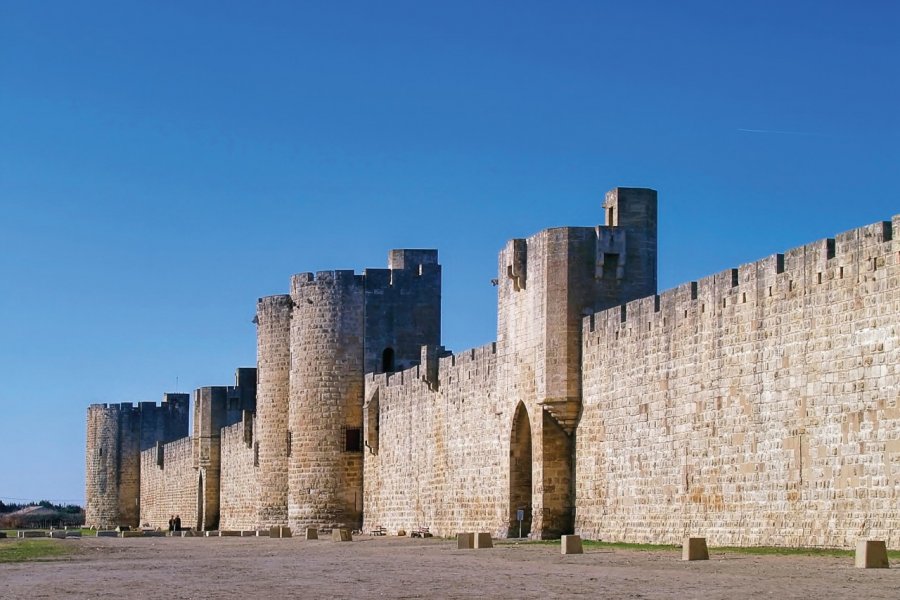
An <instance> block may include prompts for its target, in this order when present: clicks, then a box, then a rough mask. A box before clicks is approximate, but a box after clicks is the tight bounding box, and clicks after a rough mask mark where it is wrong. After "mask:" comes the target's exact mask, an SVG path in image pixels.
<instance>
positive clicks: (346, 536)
mask: <svg viewBox="0 0 900 600" xmlns="http://www.w3.org/2000/svg"><path fill="white" fill-rule="evenodd" d="M331 541H333V542H352V541H353V536H352V535H350V530H349V529H332V530H331Z"/></svg>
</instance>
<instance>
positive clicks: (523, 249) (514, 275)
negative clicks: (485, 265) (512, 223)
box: [506, 239, 528, 292]
mask: <svg viewBox="0 0 900 600" xmlns="http://www.w3.org/2000/svg"><path fill="white" fill-rule="evenodd" d="M510 245H511V257H510V261H509V264H508V265H506V275H507V276H508V277H509V278H510V279H512V281H513V289H515V290H516V291H517V292H518V291H521V290H524V289H525V280H526V275H527V270H528V243H527V242H526V241H525V240H524V239H514V240H511V241H510Z"/></svg>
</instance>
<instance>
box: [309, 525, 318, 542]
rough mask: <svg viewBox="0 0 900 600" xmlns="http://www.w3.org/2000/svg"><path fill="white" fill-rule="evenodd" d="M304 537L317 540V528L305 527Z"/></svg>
mask: <svg viewBox="0 0 900 600" xmlns="http://www.w3.org/2000/svg"><path fill="white" fill-rule="evenodd" d="M306 539H308V540H317V539H319V530H318V529H316V528H315V527H307V528H306Z"/></svg>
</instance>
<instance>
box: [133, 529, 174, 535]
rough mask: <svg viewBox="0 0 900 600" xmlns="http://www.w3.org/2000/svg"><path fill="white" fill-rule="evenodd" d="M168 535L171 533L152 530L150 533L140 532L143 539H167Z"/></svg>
mask: <svg viewBox="0 0 900 600" xmlns="http://www.w3.org/2000/svg"><path fill="white" fill-rule="evenodd" d="M133 533H138V532H136V531H135V532H133ZM167 533H169V532H168V531H156V530H153V529H151V530H149V531H141V532H140V534H141V536H142V537H166V534H167Z"/></svg>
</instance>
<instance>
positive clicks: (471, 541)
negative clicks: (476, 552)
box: [456, 533, 475, 550]
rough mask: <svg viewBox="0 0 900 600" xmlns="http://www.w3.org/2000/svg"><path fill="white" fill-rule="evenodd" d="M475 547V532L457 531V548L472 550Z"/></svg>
mask: <svg viewBox="0 0 900 600" xmlns="http://www.w3.org/2000/svg"><path fill="white" fill-rule="evenodd" d="M474 547H475V534H474V533H457V534H456V549H457V550H471V549H472V548H474Z"/></svg>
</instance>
